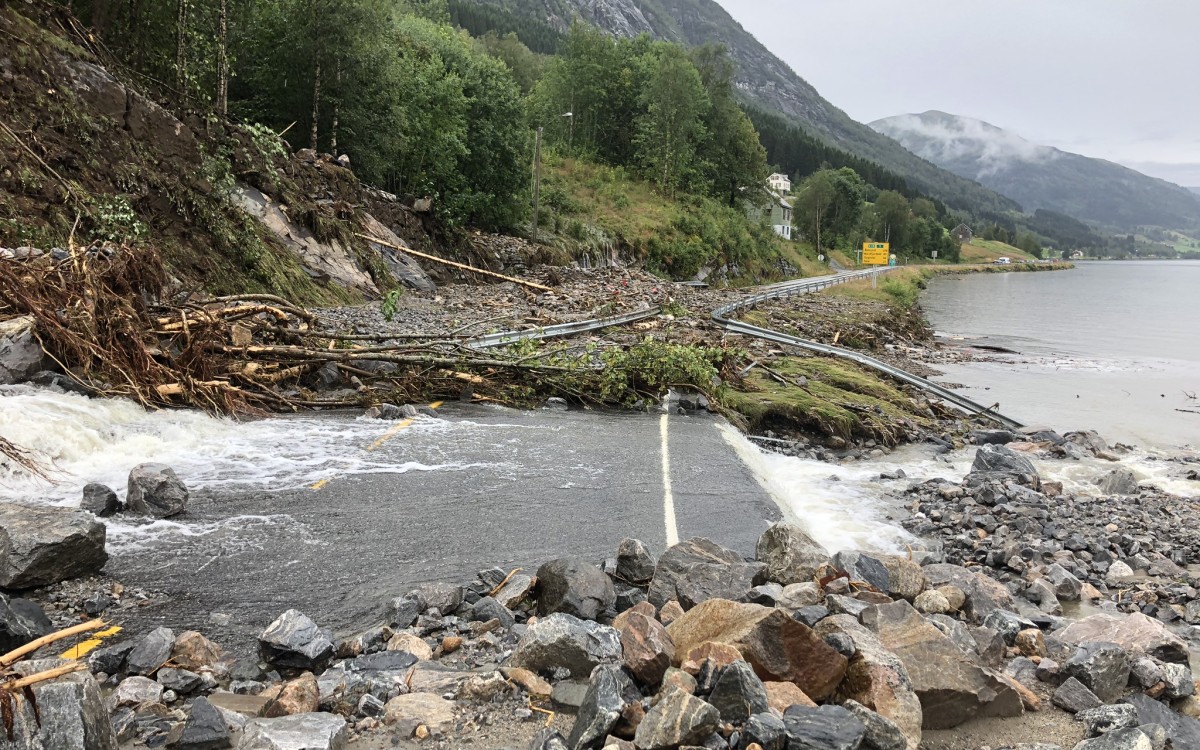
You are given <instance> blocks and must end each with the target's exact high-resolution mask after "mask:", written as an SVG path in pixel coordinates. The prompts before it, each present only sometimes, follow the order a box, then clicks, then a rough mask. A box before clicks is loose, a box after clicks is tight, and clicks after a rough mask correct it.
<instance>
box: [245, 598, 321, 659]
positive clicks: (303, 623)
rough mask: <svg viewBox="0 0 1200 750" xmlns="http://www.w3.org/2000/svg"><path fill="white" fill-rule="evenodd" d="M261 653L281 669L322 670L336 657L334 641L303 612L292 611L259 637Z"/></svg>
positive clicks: (272, 624) (279, 618)
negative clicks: (334, 655) (334, 654)
mask: <svg viewBox="0 0 1200 750" xmlns="http://www.w3.org/2000/svg"><path fill="white" fill-rule="evenodd" d="M258 653H259V655H260V656H261V657H262V659H263V661H265V662H267V663H268V664H272V665H274V666H277V667H284V668H287V669H309V670H314V669H315V670H319V669H322V668H323V667H324V666H325V665H326V664H328V663H329V660H330V659H331V658H332V657H333V641H332V640H331V639H330V637H329V634H328V633H326V632H324V631H322V630H321V629H320V628H318V627H317V625H316V623H314V622H313V621H312V620H310V619H309V618H308V617H306V616H305V615H304V614H303V613H302V612H300V611H298V610H295V609H289V610H288V611H287V612H284V613H283V614H282V615H280V616H279V617H278V619H276V620H275V622H273V623H271V624H270V625H268V626H267V629H266V630H264V631H263V632H262V635H260V636H259V637H258Z"/></svg>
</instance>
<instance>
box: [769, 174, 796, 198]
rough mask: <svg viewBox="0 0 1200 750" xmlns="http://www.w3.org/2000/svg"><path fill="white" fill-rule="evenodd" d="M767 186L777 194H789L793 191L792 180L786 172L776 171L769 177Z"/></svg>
mask: <svg viewBox="0 0 1200 750" xmlns="http://www.w3.org/2000/svg"><path fill="white" fill-rule="evenodd" d="M767 186H768V187H769V188H771V192H773V193H775V194H776V195H787V194H788V193H790V192H792V180H791V178H790V177H788V176H787V175H785V174H780V173H778V172H776V173H775V174H773V175H771V176H770V177H768V178H767Z"/></svg>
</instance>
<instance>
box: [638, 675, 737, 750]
mask: <svg viewBox="0 0 1200 750" xmlns="http://www.w3.org/2000/svg"><path fill="white" fill-rule="evenodd" d="M720 721H721V717H720V715H719V714H718V713H717V709H715V708H713V707H712V706H710V705H708V704H707V703H705V702H704V701H702V700H700V699H699V698H697V697H695V696H693V695H690V694H688V693H687V692H685V691H684V690H681V689H679V688H674V689H672V690H669V691H668V692H667V693H666V694H665V695H663V696H662V697H661V698H660V699H659V701H658V703H657V704H655V706H654V708H651V709H650V710H649V711H647V712H646V715H645V717H643V718H642V721H641V723H640V724H638V728H637V733H636V734H635V735H634V738H633V742H634V744H635V745H637V747H638V748H639V750H672V749H673V748H676V747H679V746H680V745H699V744H701V743H703V742H704V740H706V739H707V738H708V736H709V735H711V734H712V733H713V732H714V731H716V729H717V726H718V724H720Z"/></svg>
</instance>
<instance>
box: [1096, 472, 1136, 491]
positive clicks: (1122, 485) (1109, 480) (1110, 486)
mask: <svg viewBox="0 0 1200 750" xmlns="http://www.w3.org/2000/svg"><path fill="white" fill-rule="evenodd" d="M1096 486H1097V487H1099V488H1100V491H1101V492H1102V493H1104V494H1105V495H1136V494H1137V493H1138V482H1137V477H1135V476H1134V475H1133V472H1132V471H1130V470H1129V469H1113V470H1112V471H1110V472H1108V473H1107V474H1105V475H1104V476H1102V477H1100V478H1099V479H1097V480H1096Z"/></svg>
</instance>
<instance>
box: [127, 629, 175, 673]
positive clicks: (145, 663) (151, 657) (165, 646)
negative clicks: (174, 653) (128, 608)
mask: <svg viewBox="0 0 1200 750" xmlns="http://www.w3.org/2000/svg"><path fill="white" fill-rule="evenodd" d="M174 646H175V633H174V632H173V631H172V630H171V629H170V628H155V629H154V630H151V631H150V632H149V633H147V634H146V635H145V636H143V637H142V638H141V640H139V641H137V642H136V643H134V645H133V650H132V651H130V652H129V655H128V656H126V657H125V670H126V671H127V672H129V674H138V675H152V674H154V673H155V672H157V671H158V668H159V667H161V666H162V665H163V664H166V663H167V660H168V659H170V658H171V649H172V648H173V647H174Z"/></svg>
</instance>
